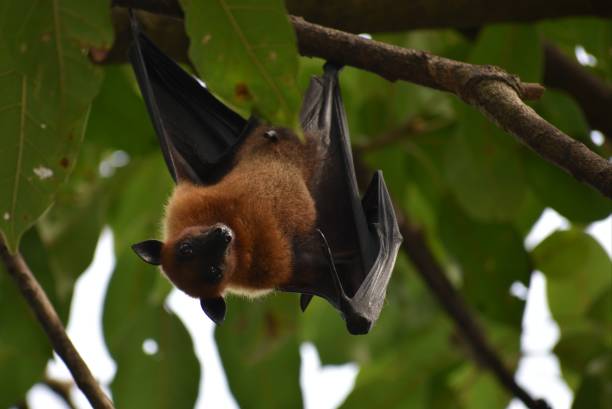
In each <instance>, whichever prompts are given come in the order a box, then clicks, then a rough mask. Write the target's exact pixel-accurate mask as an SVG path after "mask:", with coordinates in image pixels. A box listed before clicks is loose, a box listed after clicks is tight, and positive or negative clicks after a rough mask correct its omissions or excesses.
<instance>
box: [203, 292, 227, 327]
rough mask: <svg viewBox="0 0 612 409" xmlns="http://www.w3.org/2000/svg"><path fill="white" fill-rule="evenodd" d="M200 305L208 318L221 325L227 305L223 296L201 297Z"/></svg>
mask: <svg viewBox="0 0 612 409" xmlns="http://www.w3.org/2000/svg"><path fill="white" fill-rule="evenodd" d="M200 306H201V307H202V311H204V313H205V314H206V315H208V318H210V319H211V320H212V321H213V322H214V323H215V324H217V325H219V324H221V323H222V322H223V320H225V311H226V310H227V307H226V305H225V300H224V299H223V297H215V298H200Z"/></svg>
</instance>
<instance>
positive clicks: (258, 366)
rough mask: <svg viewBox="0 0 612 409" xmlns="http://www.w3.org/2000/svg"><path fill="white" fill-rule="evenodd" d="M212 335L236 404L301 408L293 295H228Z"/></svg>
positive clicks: (250, 406) (257, 406) (258, 406)
mask: <svg viewBox="0 0 612 409" xmlns="http://www.w3.org/2000/svg"><path fill="white" fill-rule="evenodd" d="M226 301H227V311H228V312H227V317H226V319H225V321H224V322H223V325H220V326H218V327H217V328H216V330H215V339H216V341H217V347H218V348H219V354H220V355H221V361H222V362H223V367H224V368H225V373H226V375H227V380H228V383H229V386H230V389H231V390H232V393H233V395H234V397H235V398H236V400H237V402H238V404H239V405H240V406H241V407H248V408H301V407H302V397H301V396H302V395H301V392H300V384H299V379H300V355H299V350H298V348H299V342H298V337H297V329H298V328H297V326H296V318H297V317H296V316H297V314H299V307H298V299H297V297H296V296H295V295H294V294H274V295H271V296H269V297H266V298H265V299H259V300H245V299H241V298H237V297H229V298H227V299H226Z"/></svg>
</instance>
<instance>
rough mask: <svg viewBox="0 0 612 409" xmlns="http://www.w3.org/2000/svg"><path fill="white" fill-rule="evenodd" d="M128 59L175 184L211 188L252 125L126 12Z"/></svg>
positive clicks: (229, 162) (225, 169)
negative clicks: (129, 40)
mask: <svg viewBox="0 0 612 409" xmlns="http://www.w3.org/2000/svg"><path fill="white" fill-rule="evenodd" d="M130 19H131V26H132V37H133V40H132V45H131V46H130V50H129V56H130V61H131V63H132V67H133V68H134V72H135V73H136V78H137V79H138V84H139V86H140V90H141V92H142V95H143V98H144V100H145V102H146V105H147V108H148V111H149V115H150V116H151V121H152V122H153V125H154V127H155V131H156V132H157V136H158V139H159V145H160V147H161V150H162V152H163V154H164V159H165V160H166V165H167V166H168V169H169V171H170V174H171V175H172V178H173V179H174V181H175V182H179V181H181V180H188V181H191V182H193V183H198V184H211V183H214V182H215V181H217V180H219V179H220V178H221V177H222V176H223V175H224V174H225V173H226V172H227V171H228V170H229V168H230V166H231V159H232V155H233V153H234V152H235V150H236V147H237V146H239V145H240V143H241V142H242V141H243V140H244V138H245V137H246V135H248V133H249V131H250V129H251V127H252V126H254V124H255V120H253V119H251V120H249V121H247V120H245V119H244V118H242V117H241V116H240V115H238V114H237V113H235V112H234V111H232V110H231V109H230V108H228V107H227V106H225V105H224V104H223V103H222V102H221V101H219V100H218V99H217V98H215V97H214V96H213V95H212V94H211V93H210V92H209V91H208V90H207V89H206V87H204V86H203V85H202V84H201V83H200V82H198V80H196V79H195V78H194V77H192V76H191V75H190V74H188V73H187V72H185V71H184V70H183V69H182V68H181V67H180V66H179V65H178V64H176V63H175V62H174V61H172V60H171V59H170V58H169V57H168V56H166V55H165V54H164V53H163V52H162V51H161V50H159V49H158V48H157V47H156V46H155V44H153V42H152V41H151V40H149V38H147V36H146V35H145V34H144V33H142V32H141V31H140V28H139V26H138V22H137V21H136V19H135V18H134V16H133V15H132V14H131V13H130Z"/></svg>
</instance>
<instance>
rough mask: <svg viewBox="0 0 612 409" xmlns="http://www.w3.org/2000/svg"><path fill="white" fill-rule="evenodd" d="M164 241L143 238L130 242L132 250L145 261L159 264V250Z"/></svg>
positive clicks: (160, 250)
mask: <svg viewBox="0 0 612 409" xmlns="http://www.w3.org/2000/svg"><path fill="white" fill-rule="evenodd" d="M163 246H164V243H162V242H161V241H159V240H145V241H141V242H140V243H136V244H132V250H134V252H135V253H136V254H138V257H140V258H141V259H142V260H143V261H144V262H145V263H149V264H153V265H154V266H159V265H160V264H161V252H162V247H163Z"/></svg>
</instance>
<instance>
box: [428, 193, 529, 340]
mask: <svg viewBox="0 0 612 409" xmlns="http://www.w3.org/2000/svg"><path fill="white" fill-rule="evenodd" d="M438 226H439V230H440V235H441V239H442V241H443V242H444V245H445V247H446V248H447V249H448V251H449V252H450V253H451V254H452V255H453V257H454V258H455V259H456V260H457V261H458V263H459V265H460V267H461V272H462V274H463V275H462V277H463V287H462V290H463V292H464V293H465V294H466V295H467V300H468V301H469V302H470V303H471V304H472V305H474V306H475V307H476V308H477V309H478V310H479V311H480V312H482V313H483V314H485V315H486V316H487V317H489V318H491V319H494V320H496V321H501V322H505V323H508V324H511V325H512V326H514V327H515V328H519V327H520V323H521V317H522V312H523V307H524V304H523V302H522V301H520V300H519V299H517V298H516V297H514V296H512V295H511V294H510V286H511V285H512V283H514V282H515V281H520V282H523V283H528V282H529V276H530V274H531V266H530V264H529V258H528V254H527V252H526V251H525V249H524V247H523V242H522V240H521V237H520V235H519V234H518V233H517V232H516V229H515V228H514V227H513V226H512V225H511V224H507V223H504V224H489V223H480V222H476V221H474V220H471V219H470V218H469V217H467V216H466V215H465V214H464V213H462V212H461V211H460V209H459V208H458V207H457V206H454V205H453V203H452V201H450V200H447V203H446V204H445V205H444V207H443V209H442V210H441V214H440V220H439V224H438Z"/></svg>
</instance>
